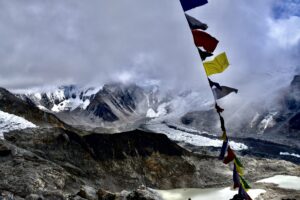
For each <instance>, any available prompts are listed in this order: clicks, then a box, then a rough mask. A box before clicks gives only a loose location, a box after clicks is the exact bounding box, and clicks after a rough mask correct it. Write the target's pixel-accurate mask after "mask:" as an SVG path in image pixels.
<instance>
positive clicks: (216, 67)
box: [203, 52, 229, 76]
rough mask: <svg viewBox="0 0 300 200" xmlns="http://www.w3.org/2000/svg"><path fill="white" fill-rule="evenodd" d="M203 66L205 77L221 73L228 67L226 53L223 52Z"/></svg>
mask: <svg viewBox="0 0 300 200" xmlns="http://www.w3.org/2000/svg"><path fill="white" fill-rule="evenodd" d="M203 66H204V68H205V72H206V74H207V76H211V75H213V74H218V73H222V72H223V71H225V70H226V69H227V67H228V66H229V62H228V59H227V56H226V53H225V52H223V53H221V54H219V55H218V56H216V57H215V58H214V59H213V60H211V61H206V62H204V63H203Z"/></svg>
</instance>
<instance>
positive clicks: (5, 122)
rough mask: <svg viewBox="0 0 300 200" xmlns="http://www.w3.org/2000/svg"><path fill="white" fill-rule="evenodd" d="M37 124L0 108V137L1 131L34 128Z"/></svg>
mask: <svg viewBox="0 0 300 200" xmlns="http://www.w3.org/2000/svg"><path fill="white" fill-rule="evenodd" d="M36 127H37V126H36V125H35V124H33V123H31V122H29V121H27V120H26V119H24V118H22V117H18V116H16V115H13V114H9V113H6V112H3V111H1V110H0V138H1V139H3V133H5V132H9V131H13V130H20V129H26V128H36Z"/></svg>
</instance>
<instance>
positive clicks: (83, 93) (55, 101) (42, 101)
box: [17, 85, 100, 113]
mask: <svg viewBox="0 0 300 200" xmlns="http://www.w3.org/2000/svg"><path fill="white" fill-rule="evenodd" d="M99 90H100V88H93V87H91V88H79V87H76V86H74V85H70V86H61V87H58V88H52V89H49V90H48V91H36V92H25V93H23V94H17V96H19V97H20V98H21V99H23V100H25V101H32V102H33V103H34V104H35V105H36V106H37V107H39V108H40V109H42V110H45V111H52V112H56V113H58V112H63V111H73V110H75V109H77V108H79V109H86V108H87V106H88V105H89V104H90V100H91V99H92V98H93V97H94V95H95V94H96V93H97V92H98V91H99Z"/></svg>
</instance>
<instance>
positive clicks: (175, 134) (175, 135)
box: [147, 124, 248, 151]
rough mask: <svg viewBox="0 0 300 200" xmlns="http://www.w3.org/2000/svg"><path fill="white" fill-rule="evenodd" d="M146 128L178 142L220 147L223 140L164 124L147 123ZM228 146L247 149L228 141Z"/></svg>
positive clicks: (235, 148) (244, 146) (237, 149)
mask: <svg viewBox="0 0 300 200" xmlns="http://www.w3.org/2000/svg"><path fill="white" fill-rule="evenodd" d="M147 128H148V129H150V130H151V131H154V132H156V133H163V134H165V135H167V136H168V137H169V138H170V139H171V140H174V141H178V142H185V143H188V144H192V145H195V146H205V147H208V146H211V147H222V144H223V141H222V140H218V139H210V138H207V137H204V136H201V135H196V134H190V133H187V132H184V131H181V130H176V129H172V128H169V127H168V126H167V125H166V124H148V125H147ZM229 143H230V147H231V148H232V149H233V150H236V151H240V150H245V149H248V147H247V146H246V145H245V144H242V143H237V142H234V141H230V142H229Z"/></svg>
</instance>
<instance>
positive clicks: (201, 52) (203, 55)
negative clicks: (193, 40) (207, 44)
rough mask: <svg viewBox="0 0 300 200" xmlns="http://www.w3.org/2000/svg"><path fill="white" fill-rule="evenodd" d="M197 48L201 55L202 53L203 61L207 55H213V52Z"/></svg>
mask: <svg viewBox="0 0 300 200" xmlns="http://www.w3.org/2000/svg"><path fill="white" fill-rule="evenodd" d="M197 49H198V52H199V55H200V58H201V60H202V61H204V60H205V59H206V58H207V57H210V56H212V55H213V54H212V53H209V52H206V51H202V50H201V49H200V48H197Z"/></svg>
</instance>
